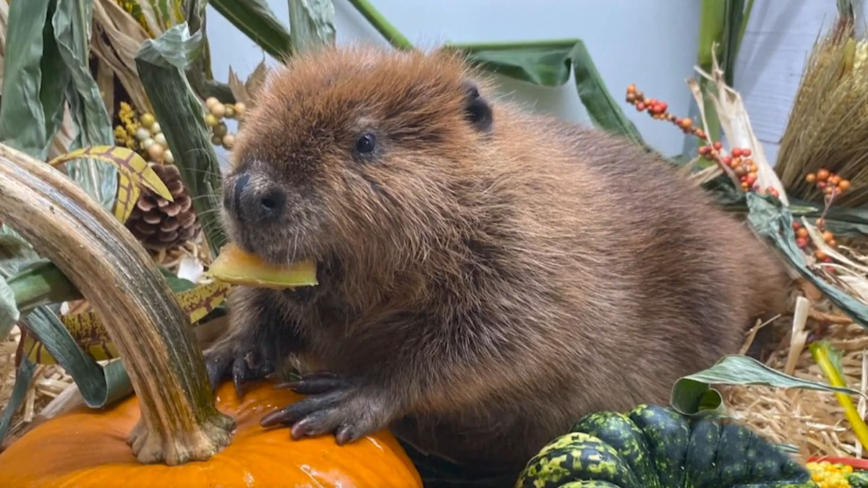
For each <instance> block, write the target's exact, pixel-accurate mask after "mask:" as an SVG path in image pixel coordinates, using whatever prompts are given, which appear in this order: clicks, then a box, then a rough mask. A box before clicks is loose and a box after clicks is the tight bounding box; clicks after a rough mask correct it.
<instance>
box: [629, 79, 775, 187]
mask: <svg viewBox="0 0 868 488" xmlns="http://www.w3.org/2000/svg"><path fill="white" fill-rule="evenodd" d="M627 103H629V104H631V105H633V106H635V107H636V110H638V111H640V112H644V111H647V112H648V114H649V115H650V116H651V118H653V119H655V120H668V121H669V122H672V123H673V124H675V125H676V126H677V127H678V128H679V129H681V130H682V132H684V133H685V134H693V135H694V136H696V137H698V138H699V139H701V140H702V141H705V142H706V145H704V146H701V147H700V148H699V155H700V156H701V157H703V158H705V159H708V160H711V161H714V162H716V163H717V164H718V165H719V166H720V167H721V168H722V169H723V170H724V172H726V173H728V174H729V175H730V176H731V177H733V178H734V179H736V180H737V181H738V184H740V186H741V189H742V190H743V191H751V190H753V191H756V192H759V193H760V194H765V193H769V194H770V195H773V196H775V197H778V196H780V194H779V193H778V190H777V189H775V188H773V187H768V188H766V189H765V190H763V189H761V188H760V187H759V186H758V185H757V184H756V183H757V180H758V175H757V165H756V163H755V162H754V161H753V160H752V159H750V155H751V150H750V149H749V148H738V147H736V148H733V149H732V151H730V154H729V155H728V156H727V155H724V153H723V152H722V151H723V144H721V143H720V142H715V143H714V144H708V136H707V135H706V134H705V131H703V130H702V129H699V128H697V127H694V125H693V121H692V120H690V119H689V118H686V117H685V118H679V117H676V116H675V115H673V114H671V113H669V112H667V108H668V106H667V105H666V103H665V102H661V101H659V100H657V99H655V98H648V97H646V96H645V94H644V93H642V92H641V91H638V90H637V89H636V85H630V86H628V87H627Z"/></svg>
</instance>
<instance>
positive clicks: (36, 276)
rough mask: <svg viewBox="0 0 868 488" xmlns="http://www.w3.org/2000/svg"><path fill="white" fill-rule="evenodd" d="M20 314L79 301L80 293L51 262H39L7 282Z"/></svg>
mask: <svg viewBox="0 0 868 488" xmlns="http://www.w3.org/2000/svg"><path fill="white" fill-rule="evenodd" d="M7 283H8V285H9V287H10V288H11V289H12V292H13V293H14V295H15V303H16V305H17V307H18V308H19V309H20V310H21V312H22V313H27V312H29V311H30V310H31V309H33V308H35V307H38V306H41V305H49V304H52V303H61V302H65V301H69V300H78V299H81V298H82V296H81V292H79V291H78V289H77V288H76V287H75V285H74V284H72V282H71V281H69V279H68V278H67V277H66V275H64V274H63V272H62V271H60V269H59V268H58V267H57V266H55V265H54V263H52V262H51V261H48V260H41V261H39V262H37V263H34V264H33V265H31V266H29V267H27V268H26V269H22V270H21V271H19V272H18V273H17V274H15V275H14V276H12V277H10V278H9V279H8V280H7Z"/></svg>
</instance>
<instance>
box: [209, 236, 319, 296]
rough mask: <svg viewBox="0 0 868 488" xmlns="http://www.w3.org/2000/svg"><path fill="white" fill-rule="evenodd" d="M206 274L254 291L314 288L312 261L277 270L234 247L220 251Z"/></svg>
mask: <svg viewBox="0 0 868 488" xmlns="http://www.w3.org/2000/svg"><path fill="white" fill-rule="evenodd" d="M208 274H209V275H211V276H213V277H214V278H216V279H218V280H220V281H223V282H226V283H231V284H233V285H242V286H252V287H258V288H276V289H283V288H297V287H300V286H315V285H317V284H318V283H317V280H316V263H315V262H314V261H301V262H298V263H293V264H290V265H286V266H277V265H273V264H269V263H267V262H265V261H264V260H263V259H262V258H261V257H259V256H257V255H255V254H251V253H248V252H246V251H244V250H242V249H241V248H240V247H238V246H237V245H235V244H229V245H227V246H225V247H224V248H223V249H221V250H220V254H219V255H218V256H217V259H215V260H214V262H213V263H211V267H210V268H209V270H208Z"/></svg>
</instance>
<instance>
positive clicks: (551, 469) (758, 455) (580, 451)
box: [516, 405, 816, 488]
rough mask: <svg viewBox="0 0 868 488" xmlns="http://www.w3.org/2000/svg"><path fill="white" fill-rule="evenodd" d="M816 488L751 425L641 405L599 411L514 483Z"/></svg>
mask: <svg viewBox="0 0 868 488" xmlns="http://www.w3.org/2000/svg"><path fill="white" fill-rule="evenodd" d="M579 487H581V488H591V487H594V488H674V487H678V488H816V485H815V484H814V482H813V481H811V477H810V474H809V473H808V471H807V470H806V469H805V468H803V467H802V466H799V465H798V463H796V462H795V461H794V460H792V459H791V458H790V457H789V456H787V455H786V454H785V453H783V452H782V451H780V450H779V449H778V448H777V447H776V446H775V445H773V444H772V443H770V442H768V441H766V440H765V439H763V438H761V437H759V436H757V435H756V434H755V433H753V432H752V431H751V430H750V429H747V428H745V427H743V426H740V425H738V424H735V423H730V422H720V421H717V420H713V419H704V420H698V421H691V419H690V418H688V417H686V416H683V415H681V414H679V413H677V412H675V411H674V410H671V409H668V408H664V407H659V406H649V405H640V406H638V407H636V408H635V409H633V410H631V411H630V412H628V413H627V414H622V413H618V412H598V413H593V414H590V415H587V416H585V417H584V418H582V419H581V420H580V421H579V422H578V423H577V424H576V425H575V426H574V427H573V429H572V431H571V432H570V433H568V434H566V435H563V436H561V437H558V438H557V439H555V440H553V441H552V442H551V443H549V444H548V445H547V446H545V447H544V448H543V449H542V450H541V451H540V452H539V453H538V454H537V455H536V456H534V458H533V459H531V460H530V461H529V462H528V464H527V466H526V467H525V469H524V471H523V472H522V473H521V475H520V476H519V479H518V481H517V483H516V488H579Z"/></svg>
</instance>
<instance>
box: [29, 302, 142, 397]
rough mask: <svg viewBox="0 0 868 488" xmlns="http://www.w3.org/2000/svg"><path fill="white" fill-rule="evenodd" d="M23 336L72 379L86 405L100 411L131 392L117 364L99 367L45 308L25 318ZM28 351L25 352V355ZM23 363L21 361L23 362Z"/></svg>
mask: <svg viewBox="0 0 868 488" xmlns="http://www.w3.org/2000/svg"><path fill="white" fill-rule="evenodd" d="M24 324H25V326H26V333H28V334H33V336H34V337H36V339H37V340H38V341H39V342H40V343H42V344H43V345H44V347H45V349H46V350H48V352H49V353H50V354H51V355H52V357H54V358H55V360H56V361H57V362H58V363H60V364H61V365H62V366H63V368H64V369H65V370H66V371H67V372H68V373H69V375H70V376H72V379H73V380H74V381H75V384H76V385H77V386H78V388H79V389H80V390H81V394H82V396H83V397H84V401H85V403H86V404H87V405H88V406H89V407H92V408H100V407H104V406H107V405H110V404H112V403H114V402H115V401H117V400H120V399H122V398H124V397H125V396H127V395H128V394H130V393H132V385H131V383H130V379H129V376H127V372H126V370H125V369H124V367H123V363H122V362H120V361H113V362H111V363H109V364H108V365H106V367H102V366H100V365H99V364H97V363H96V362H95V361H94V360H93V359H91V358H90V357H88V356H87V354H85V353H84V351H82V350H81V348H80V347H78V344H76V343H75V339H73V337H72V335H70V333H69V331H68V330H66V327H65V326H64V325H63V323H62V322H61V321H60V319H59V318H57V315H56V314H55V313H54V312H53V311H52V310H51V309H50V308H48V307H38V308H36V309H34V310H33V311H32V312H31V313H30V314H28V315H27V316H26V317H25V318H24ZM26 354H27V351H24V355H25V356H26ZM22 361H23V359H22Z"/></svg>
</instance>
